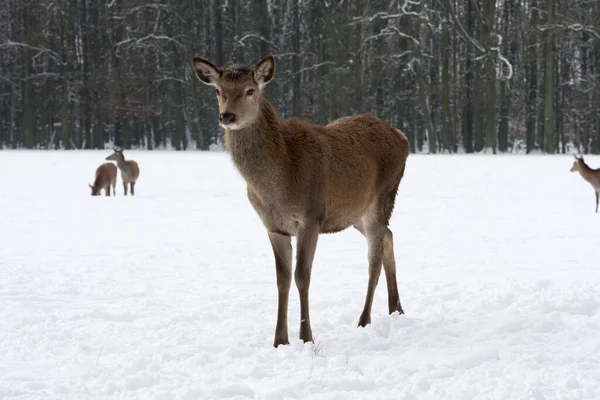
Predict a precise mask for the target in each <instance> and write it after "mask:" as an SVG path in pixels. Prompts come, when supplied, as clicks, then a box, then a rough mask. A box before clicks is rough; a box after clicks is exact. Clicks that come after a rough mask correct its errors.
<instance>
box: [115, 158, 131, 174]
mask: <svg viewBox="0 0 600 400" xmlns="http://www.w3.org/2000/svg"><path fill="white" fill-rule="evenodd" d="M117 167H119V169H120V170H122V171H125V172H129V164H127V161H125V157H123V158H117Z"/></svg>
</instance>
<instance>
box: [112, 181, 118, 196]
mask: <svg viewBox="0 0 600 400" xmlns="http://www.w3.org/2000/svg"><path fill="white" fill-rule="evenodd" d="M112 188H113V196H114V197H117V184H116V183H113V185H112Z"/></svg>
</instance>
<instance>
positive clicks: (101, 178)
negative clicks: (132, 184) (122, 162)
mask: <svg viewBox="0 0 600 400" xmlns="http://www.w3.org/2000/svg"><path fill="white" fill-rule="evenodd" d="M88 185H89V186H90V188H91V189H92V196H100V191H101V190H102V189H104V192H105V194H106V195H107V196H110V187H111V186H112V188H113V196H116V195H117V191H116V190H115V187H116V185H117V167H116V166H115V164H113V163H104V164H102V165H100V166H99V167H98V168H96V178H95V180H94V184H93V185H90V184H89V183H88Z"/></svg>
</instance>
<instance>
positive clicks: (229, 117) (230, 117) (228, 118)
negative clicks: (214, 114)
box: [219, 113, 235, 125]
mask: <svg viewBox="0 0 600 400" xmlns="http://www.w3.org/2000/svg"><path fill="white" fill-rule="evenodd" d="M219 121H220V122H221V123H223V124H224V125H228V124H231V123H232V122H233V121H235V114H232V113H223V114H221V115H219Z"/></svg>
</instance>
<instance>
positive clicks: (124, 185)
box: [123, 181, 127, 196]
mask: <svg viewBox="0 0 600 400" xmlns="http://www.w3.org/2000/svg"><path fill="white" fill-rule="evenodd" d="M123 190H124V191H125V196H127V182H125V181H123Z"/></svg>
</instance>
